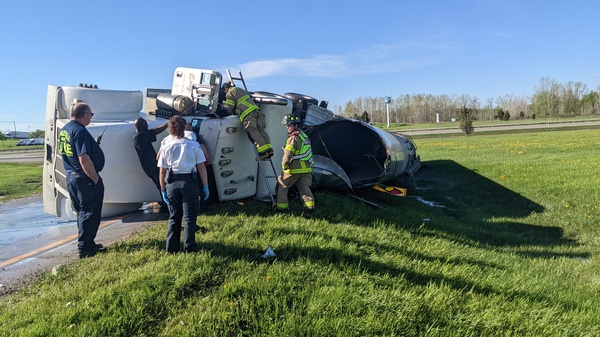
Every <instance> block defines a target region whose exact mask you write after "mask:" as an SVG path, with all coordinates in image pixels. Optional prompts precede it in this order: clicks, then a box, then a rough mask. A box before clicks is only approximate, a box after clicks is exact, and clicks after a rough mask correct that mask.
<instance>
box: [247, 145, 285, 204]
mask: <svg viewBox="0 0 600 337" xmlns="http://www.w3.org/2000/svg"><path fill="white" fill-rule="evenodd" d="M248 140H249V141H250V142H251V143H252V148H253V149H254V154H255V155H256V159H257V160H258V168H259V170H260V173H261V174H262V177H263V179H264V181H265V184H267V190H268V191H269V199H271V204H275V192H274V191H273V189H271V184H270V183H269V179H275V184H278V182H277V172H276V171H275V165H273V161H272V160H271V158H267V159H261V158H260V155H259V154H258V149H257V148H256V146H254V142H253V141H252V138H250V135H248ZM265 162H269V164H270V167H271V172H272V175H268V174H267V170H266V169H265V165H264V164H265Z"/></svg>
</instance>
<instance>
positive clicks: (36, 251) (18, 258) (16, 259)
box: [0, 216, 125, 268]
mask: <svg viewBox="0 0 600 337" xmlns="http://www.w3.org/2000/svg"><path fill="white" fill-rule="evenodd" d="M123 218H125V216H121V217H119V218H117V219H114V220H110V221H106V222H103V223H101V224H100V227H99V228H104V227H106V226H110V225H112V224H113V223H115V222H117V221H119V220H122V219H123ZM75 239H77V234H73V235H71V236H69V237H66V238H64V239H62V240H59V241H56V242H53V243H51V244H49V245H46V246H44V247H42V248H38V249H34V250H32V251H30V252H29V253H25V254H21V255H19V256H15V257H13V258H12V259H9V260H6V261H4V262H2V263H0V268H4V267H6V266H8V265H11V264H13V263H17V262H21V261H22V260H25V259H27V258H29V257H32V256H34V255H37V254H40V253H43V252H45V251H47V250H50V249H52V248H55V247H58V246H61V245H64V244H66V243H68V242H69V241H71V240H75Z"/></svg>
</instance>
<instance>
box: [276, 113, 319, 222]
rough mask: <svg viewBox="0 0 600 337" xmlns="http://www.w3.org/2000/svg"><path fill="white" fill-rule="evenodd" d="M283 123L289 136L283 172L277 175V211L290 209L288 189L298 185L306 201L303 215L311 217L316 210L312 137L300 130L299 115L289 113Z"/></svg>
mask: <svg viewBox="0 0 600 337" xmlns="http://www.w3.org/2000/svg"><path fill="white" fill-rule="evenodd" d="M282 124H285V125H286V127H287V132H288V138H287V140H286V142H285V147H284V148H283V159H282V161H281V166H282V173H281V175H280V176H279V177H277V181H278V183H279V189H278V191H277V204H276V205H275V206H276V209H277V211H281V212H286V211H288V210H289V205H288V190H289V189H290V188H291V187H292V186H293V185H296V187H297V188H298V192H299V193H300V197H301V198H302V201H303V202H304V212H303V215H304V216H305V217H310V216H311V215H312V213H313V212H314V210H315V199H314V197H313V194H312V192H311V190H310V185H311V183H312V168H311V165H312V163H313V158H312V148H311V145H310V139H309V138H308V136H307V135H306V133H304V131H302V130H300V125H301V124H302V121H301V120H300V118H299V117H298V116H295V115H287V116H285V117H284V118H283V121H282Z"/></svg>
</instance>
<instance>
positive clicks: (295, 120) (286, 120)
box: [281, 115, 302, 125]
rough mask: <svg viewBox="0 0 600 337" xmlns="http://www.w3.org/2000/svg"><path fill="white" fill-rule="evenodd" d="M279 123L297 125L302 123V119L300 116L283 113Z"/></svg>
mask: <svg viewBox="0 0 600 337" xmlns="http://www.w3.org/2000/svg"><path fill="white" fill-rule="evenodd" d="M281 124H283V125H290V124H292V125H294V124H295V125H298V124H302V121H301V120H300V117H298V116H296V115H285V116H284V117H283V120H282V121H281Z"/></svg>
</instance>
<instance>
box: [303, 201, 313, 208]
mask: <svg viewBox="0 0 600 337" xmlns="http://www.w3.org/2000/svg"><path fill="white" fill-rule="evenodd" d="M304 206H306V207H308V208H313V207H315V202H314V201H307V202H305V203H304Z"/></svg>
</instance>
